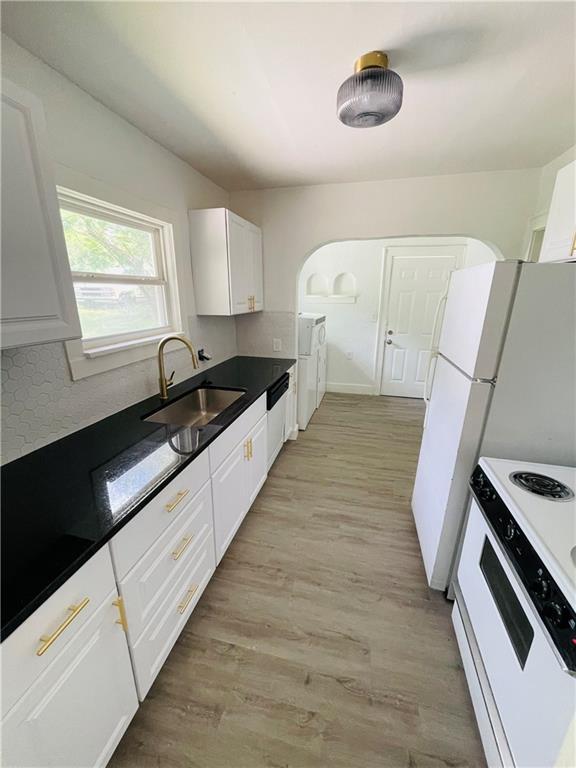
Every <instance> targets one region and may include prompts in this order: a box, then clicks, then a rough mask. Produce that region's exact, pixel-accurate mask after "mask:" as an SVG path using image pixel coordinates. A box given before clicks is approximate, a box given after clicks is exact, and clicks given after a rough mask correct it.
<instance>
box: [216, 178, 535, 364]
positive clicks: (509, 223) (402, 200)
mask: <svg viewBox="0 0 576 768" xmlns="http://www.w3.org/2000/svg"><path fill="white" fill-rule="evenodd" d="M539 181H540V170H539V169H531V170H525V171H494V172H486V173H470V174H460V175H454V176H436V177H426V178H411V179H391V180H387V181H378V182H363V183H354V184H328V185H319V186H313V187H293V188H285V189H267V190H257V191H249V192H233V193H231V207H232V209H233V210H235V211H237V212H238V213H239V214H240V215H242V216H245V217H246V218H247V219H250V220H251V221H254V222H255V223H256V224H260V225H261V226H262V229H263V246H264V284H265V288H264V309H265V312H264V319H262V318H260V319H259V320H258V321H256V320H253V319H252V323H256V322H258V323H259V324H260V327H261V328H262V329H266V331H265V333H263V334H262V341H263V342H265V345H266V347H268V345H269V344H271V337H272V336H273V335H274V334H275V333H277V332H278V331H279V329H277V326H276V317H279V316H281V317H282V324H283V325H284V326H285V324H286V316H287V314H288V313H289V314H290V315H291V316H292V318H293V320H294V322H295V314H296V305H297V278H298V273H299V271H300V268H301V266H302V265H303V263H304V261H305V260H306V258H307V257H308V256H309V255H310V254H311V253H312V252H313V251H315V250H316V249H317V248H319V247H320V246H321V245H324V244H326V243H329V242H333V241H343V240H358V239H366V238H383V237H396V236H414V235H445V236H446V235H459V236H469V237H474V238H477V239H479V240H483V241H485V242H487V243H489V244H493V245H494V246H495V247H496V249H498V250H499V251H500V252H501V253H502V254H503V256H504V257H505V258H512V259H513V258H520V257H521V254H522V252H523V248H524V237H525V232H526V225H527V222H528V220H529V219H530V217H531V216H532V215H533V211H534V208H535V205H536V198H537V194H538V187H539ZM267 315H269V316H268V318H266V316H267ZM252 323H251V322H250V319H247V320H246V322H245V323H244V324H243V327H242V328H240V327H238V345H239V348H240V349H242V348H243V346H244V344H245V339H247V338H249V337H250V334H251V327H252ZM268 337H270V338H268ZM285 341H286V343H287V344H290V343H291V344H292V345H291V346H286V345H283V349H284V351H285V352H286V354H287V355H290V354H293V353H294V351H295V346H294V341H292V342H290V340H289V339H288V338H286V339H285Z"/></svg>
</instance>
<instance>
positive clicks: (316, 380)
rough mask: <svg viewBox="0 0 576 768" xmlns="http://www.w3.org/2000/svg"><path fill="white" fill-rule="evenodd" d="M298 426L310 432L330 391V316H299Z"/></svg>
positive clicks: (306, 314) (309, 314)
mask: <svg viewBox="0 0 576 768" xmlns="http://www.w3.org/2000/svg"><path fill="white" fill-rule="evenodd" d="M298 368H299V374H298V378H299V386H298V427H299V429H306V427H307V426H308V422H309V421H310V419H311V417H312V414H313V413H314V411H315V410H316V408H318V406H319V405H320V403H321V402H322V398H323V397H324V393H325V392H326V316H325V315H316V314H312V313H304V312H303V313H301V314H300V315H299V316H298Z"/></svg>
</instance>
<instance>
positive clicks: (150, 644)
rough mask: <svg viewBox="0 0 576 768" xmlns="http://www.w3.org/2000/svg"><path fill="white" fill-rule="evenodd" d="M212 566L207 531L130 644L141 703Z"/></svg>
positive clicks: (194, 603)
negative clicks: (170, 587) (152, 613)
mask: <svg viewBox="0 0 576 768" xmlns="http://www.w3.org/2000/svg"><path fill="white" fill-rule="evenodd" d="M215 567H216V562H215V559H214V539H213V534H212V529H210V531H209V532H208V533H207V534H206V535H205V536H204V539H203V540H202V541H201V542H199V543H198V546H197V550H196V551H195V554H194V557H193V558H192V560H191V562H190V563H189V564H188V567H187V568H186V570H185V571H184V572H183V573H182V574H181V575H180V578H179V579H178V580H177V581H176V583H175V584H174V585H173V586H172V589H171V590H170V592H169V593H168V594H167V596H166V598H165V600H163V602H162V606H161V608H160V609H159V610H158V611H157V613H156V614H155V615H154V616H153V617H152V619H151V621H150V623H149V624H148V626H147V627H146V628H145V630H144V631H143V632H142V634H141V635H140V637H139V638H138V640H136V642H135V643H134V644H133V645H131V649H132V660H133V662H134V673H135V675H136V683H137V686H138V694H139V696H140V700H141V701H143V700H144V698H145V696H146V694H147V693H148V691H149V690H150V686H151V685H152V683H153V682H154V680H155V679H156V676H157V675H158V672H160V670H161V668H162V665H163V664H164V662H165V661H166V657H167V656H168V654H169V653H170V651H171V650H172V646H173V645H174V643H175V642H176V640H177V639H178V636H179V635H180V632H181V631H182V629H183V628H184V624H186V622H187V621H188V619H189V618H190V614H191V613H192V611H193V610H194V607H195V606H196V603H197V602H198V600H199V599H200V596H201V595H202V592H203V591H204V589H205V588H206V585H207V584H208V582H209V581H210V579H211V577H212V574H213V573H214V568H215Z"/></svg>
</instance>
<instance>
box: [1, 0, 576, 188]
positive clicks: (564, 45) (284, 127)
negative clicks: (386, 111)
mask: <svg viewBox="0 0 576 768" xmlns="http://www.w3.org/2000/svg"><path fill="white" fill-rule="evenodd" d="M2 11H3V18H2V27H3V30H4V31H5V32H6V33H7V34H8V35H9V36H11V37H12V38H14V39H15V40H16V41H17V42H19V43H20V44H21V45H23V46H24V47H25V48H28V49H29V50H30V51H32V52H33V53H35V54H36V55H37V56H39V57H40V58H42V59H43V60H44V61H46V62H47V63H48V64H50V65H51V66H53V67H54V68H55V69H57V70H58V71H60V72H62V73H63V74H65V75H66V76H67V77H69V78H70V79H71V80H73V81H74V82H75V83H77V84H78V85H79V86H80V87H82V88H84V89H85V90H86V91H88V93H90V94H92V95H93V96H95V97H96V98H97V99H99V100H100V101H101V102H103V103H104V104H105V105H106V106H108V107H109V108H110V109H112V110H114V111H115V112H117V113H118V114H120V115H122V116H123V117H125V118H126V119H127V120H129V121H130V122H131V123H133V124H134V125H135V126H137V127H138V128H140V129H141V130H142V131H144V132H145V133H146V134H148V135H149V136H151V137H152V138H154V139H156V140H157V141H158V142H159V143H161V144H163V145H164V146H165V147H167V148H168V149H170V150H172V151H173V152H174V153H176V154H177V155H179V156H180V157H181V158H183V159H184V160H186V161H188V162H189V163H190V164H191V165H192V166H193V167H194V168H196V169H197V170H199V171H201V172H202V173H203V174H205V175H206V176H208V177H209V178H211V179H213V180H214V181H216V182H217V183H218V184H220V185H222V186H223V187H225V188H227V189H253V188H261V187H276V186H289V185H297V184H318V183H324V182H341V181H364V180H370V179H385V178H397V177H407V176H426V175H434V174H446V173H460V172H467V171H480V170H494V169H514V168H526V167H534V166H541V165H543V164H545V163H546V162H548V161H549V160H550V159H551V158H553V157H554V156H556V155H558V154H560V153H561V152H563V151H564V150H565V149H567V148H568V147H569V146H571V145H572V144H573V143H574V114H575V100H574V55H575V39H574V13H575V6H574V4H572V3H552V2H526V3H522V2H504V3H499V2H487V3H467V2H453V3H434V2H432V3H417V2H403V3H359V2H346V3H232V4H223V3H222V4H221V3H212V4H210V3H209V4H200V3H191V2H189V3H186V2H182V3H172V2H148V3H141V2H4V3H2ZM373 49H382V50H386V51H388V52H389V54H390V66H391V68H392V69H395V70H396V71H397V72H398V73H399V74H400V75H401V76H402V78H403V80H404V105H403V108H402V110H401V112H400V114H399V115H398V116H397V117H396V118H395V119H394V120H392V121H391V122H390V123H387V124H385V125H384V126H381V127H378V128H372V129H367V130H360V129H353V128H347V127H345V126H343V125H342V124H341V123H339V122H338V120H337V118H336V114H335V99H336V91H337V89H338V86H339V85H340V83H341V82H342V81H343V80H344V79H345V78H346V77H348V75H349V74H351V72H352V66H353V62H354V59H355V58H356V57H357V56H358V55H360V54H362V53H364V52H366V51H369V50H373Z"/></svg>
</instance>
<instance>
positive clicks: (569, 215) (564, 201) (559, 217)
mask: <svg viewBox="0 0 576 768" xmlns="http://www.w3.org/2000/svg"><path fill="white" fill-rule="evenodd" d="M575 186H576V162H574V161H573V162H571V163H570V164H569V165H566V166H564V168H560V170H559V171H558V174H557V175H556V183H555V184H554V192H553V194H552V202H551V203H550V211H549V213H548V220H547V222H546V231H545V232H544V240H543V242H542V250H541V252H540V259H539V260H540V261H568V260H570V259H576V252H575V248H576V199H575V192H574V188H575Z"/></svg>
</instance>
